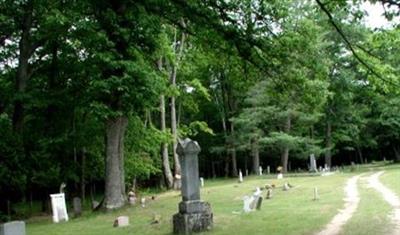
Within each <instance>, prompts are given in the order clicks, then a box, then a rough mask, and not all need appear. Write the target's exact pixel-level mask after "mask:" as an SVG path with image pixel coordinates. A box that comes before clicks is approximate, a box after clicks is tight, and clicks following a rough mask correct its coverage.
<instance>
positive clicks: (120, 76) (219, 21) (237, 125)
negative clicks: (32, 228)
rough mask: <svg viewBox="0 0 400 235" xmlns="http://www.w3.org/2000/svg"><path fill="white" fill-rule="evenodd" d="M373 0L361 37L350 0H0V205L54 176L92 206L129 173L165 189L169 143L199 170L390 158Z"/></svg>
mask: <svg viewBox="0 0 400 235" xmlns="http://www.w3.org/2000/svg"><path fill="white" fill-rule="evenodd" d="M372 2H379V1H372ZM382 2H383V4H386V5H387V6H386V7H387V9H388V12H387V14H386V16H387V18H388V19H389V20H390V21H391V22H392V27H390V28H388V29H375V30H373V29H370V28H368V27H366V26H365V25H364V23H363V22H364V17H365V14H366V13H365V12H362V11H361V10H360V8H359V7H360V4H361V1H354V2H352V3H350V2H349V1H348V2H346V1H330V2H329V4H324V3H321V2H320V1H315V2H314V1H301V0H298V1H268V2H266V1H261V0H260V1H258V0H241V1H236V0H235V1H223V0H217V1H180V0H173V1H153V0H150V1H147V0H146V1H129V0H118V1H106V0H101V1H92V0H83V1H56V0H24V1H12V0H0V46H1V48H0V69H1V70H0V198H1V199H2V200H1V203H2V204H1V205H0V210H1V211H4V212H6V211H7V210H8V209H9V208H7V207H8V206H7V205H8V203H7V201H10V200H11V201H14V202H17V201H20V200H24V201H25V200H39V199H40V200H42V201H43V210H45V209H46V206H47V204H46V200H47V199H48V193H50V192H56V191H57V190H58V186H59V185H60V184H61V183H62V182H66V183H67V193H68V194H69V195H80V196H81V197H82V198H85V196H87V195H89V193H88V192H90V195H91V196H92V197H93V194H95V193H96V190H95V189H96V187H97V188H101V189H103V187H104V192H105V199H104V201H103V204H102V206H103V207H104V208H107V209H113V208H118V207H121V206H123V205H124V203H125V201H126V198H125V195H126V189H128V188H130V187H134V186H136V185H135V184H136V183H135V182H139V185H140V183H141V184H142V185H145V184H146V183H148V184H149V185H152V186H155V185H158V186H164V185H165V186H166V187H168V188H171V187H175V188H179V179H180V177H179V174H180V164H179V161H178V160H177V159H178V158H177V155H176V153H175V148H176V145H177V142H178V139H179V138H183V137H191V138H193V139H195V140H197V141H198V142H199V143H200V146H201V147H202V152H201V156H200V166H201V169H200V170H201V174H202V175H203V176H205V177H216V176H229V175H230V176H235V175H237V174H238V170H239V169H241V170H242V171H244V170H249V171H252V172H254V173H256V172H257V171H258V169H259V168H258V166H260V165H262V166H264V168H265V167H266V166H267V165H269V166H271V169H275V168H276V167H278V166H282V167H283V171H284V172H286V171H289V170H293V169H297V168H302V169H304V170H306V169H307V160H306V159H307V157H308V156H309V155H310V154H315V155H316V156H317V157H320V159H319V160H318V161H319V164H320V165H323V164H327V165H328V166H337V165H342V164H348V163H350V162H351V161H353V162H360V163H363V162H366V161H371V160H378V159H383V158H386V159H395V160H397V161H400V143H399V141H400V134H399V133H400V114H399V112H398V111H399V105H400V99H399V98H398V95H399V87H400V78H399V75H400V67H399V64H400V63H399V62H400V61H399V57H398V56H397V55H398V54H399V52H400V29H399V26H398V25H396V23H398V22H396V19H397V18H396V16H397V15H398V14H399V9H400V6H398V5H396V4H391V3H388V2H386V1H382ZM321 4H322V5H321ZM390 4H391V6H389V5H390ZM3 199H5V200H3ZM0 216H1V214H0Z"/></svg>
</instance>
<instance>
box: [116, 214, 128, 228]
mask: <svg viewBox="0 0 400 235" xmlns="http://www.w3.org/2000/svg"><path fill="white" fill-rule="evenodd" d="M128 225H129V217H128V216H118V217H117V218H116V219H115V221H114V227H125V226H128Z"/></svg>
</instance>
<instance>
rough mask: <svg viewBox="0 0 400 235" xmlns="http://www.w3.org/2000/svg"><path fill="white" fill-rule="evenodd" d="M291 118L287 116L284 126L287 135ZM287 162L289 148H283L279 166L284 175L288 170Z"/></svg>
mask: <svg viewBox="0 0 400 235" xmlns="http://www.w3.org/2000/svg"><path fill="white" fill-rule="evenodd" d="M291 121H292V120H291V117H290V114H289V115H288V116H287V119H286V124H285V132H286V133H287V134H289V132H290V128H291ZM288 161H289V147H287V146H286V147H284V148H283V151H282V156H281V164H282V173H286V172H287V170H288Z"/></svg>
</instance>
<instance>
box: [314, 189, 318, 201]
mask: <svg viewBox="0 0 400 235" xmlns="http://www.w3.org/2000/svg"><path fill="white" fill-rule="evenodd" d="M318 199H319V195H318V188H317V187H314V201H316V200H318Z"/></svg>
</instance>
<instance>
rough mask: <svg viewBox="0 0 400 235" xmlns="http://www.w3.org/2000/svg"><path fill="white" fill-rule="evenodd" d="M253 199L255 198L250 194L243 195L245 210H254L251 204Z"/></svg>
mask: <svg viewBox="0 0 400 235" xmlns="http://www.w3.org/2000/svg"><path fill="white" fill-rule="evenodd" d="M252 201H253V198H252V197H249V196H244V197H243V211H244V212H246V213H247V212H250V211H252V209H251V208H250V204H251V202H252Z"/></svg>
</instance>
